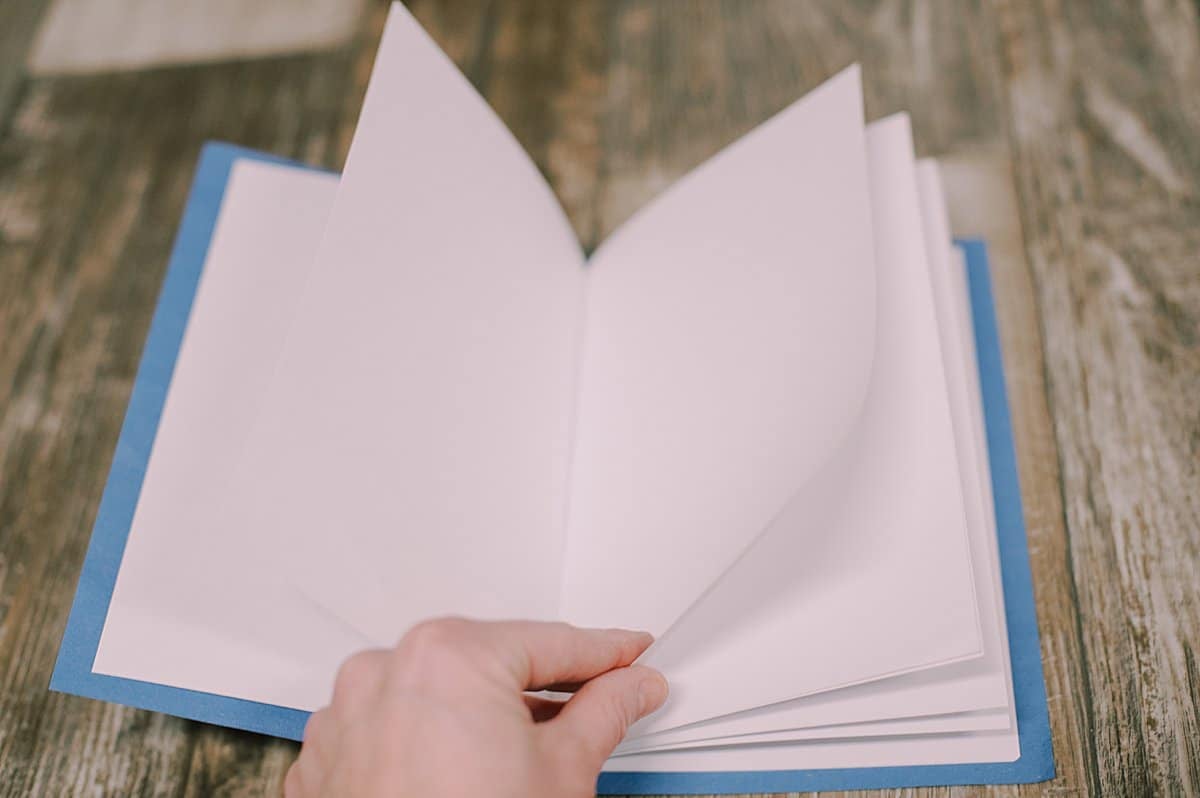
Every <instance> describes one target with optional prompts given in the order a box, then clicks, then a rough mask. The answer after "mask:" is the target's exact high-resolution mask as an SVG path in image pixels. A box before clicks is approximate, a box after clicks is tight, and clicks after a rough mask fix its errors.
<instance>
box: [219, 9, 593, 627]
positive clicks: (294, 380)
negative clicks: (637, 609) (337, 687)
mask: <svg viewBox="0 0 1200 798" xmlns="http://www.w3.org/2000/svg"><path fill="white" fill-rule="evenodd" d="M582 266H583V255H582V252H581V250H580V248H579V245H578V243H577V241H576V240H575V237H574V234H573V232H572V230H571V228H570V225H569V224H568V223H567V220H566V217H565V216H564V214H563V212H562V210H561V208H560V207H559V206H558V203H557V201H556V200H555V198H554V195H553V193H552V192H551V191H550V189H549V188H548V187H547V185H546V183H545V181H544V180H543V179H542V177H541V175H540V174H539V173H538V170H537V168H536V167H535V166H534V164H533V163H532V162H531V161H530V160H529V157H528V156H527V155H526V154H525V153H524V151H522V150H521V148H520V146H519V145H518V144H517V142H516V140H515V139H514V138H513V136H512V134H511V133H510V132H509V131H508V130H507V129H506V128H505V127H504V125H503V123H502V122H501V121H500V120H499V119H498V118H497V117H496V115H495V114H494V113H493V112H492V110H491V109H490V108H489V107H488V106H487V103H485V102H484V101H483V99H482V98H481V97H480V96H479V95H478V94H477V93H476V92H475V90H474V88H473V87H472V86H471V85H470V83H469V82H468V81H467V80H466V78H464V77H463V76H462V74H461V73H460V72H459V71H458V70H457V69H456V68H455V66H454V64H453V63H452V62H451V61H450V60H449V58H448V57H447V56H446V55H445V54H444V53H442V52H441V50H439V49H438V47H437V45H436V44H434V42H433V41H432V40H431V39H430V38H429V36H428V35H427V34H426V33H425V31H423V30H422V29H421V27H420V26H419V25H418V24H417V23H416V21H415V20H414V19H413V18H412V17H411V15H410V14H409V13H408V12H407V11H406V10H405V9H404V8H403V7H402V6H400V5H399V4H396V5H394V6H393V9H392V13H391V15H390V16H389V18H388V22H387V25H386V28H385V31H384V34H383V40H382V43H381V45H380V48H379V52H378V55H377V58H376V63H375V70H374V74H373V77H372V80H371V83H370V88H369V89H368V91H367V97H366V101H365V103H364V106H363V111H362V115H361V117H360V119H359V123H358V130H357V133H356V135H355V138H354V143H353V145H352V147H351V150H350V155H349V158H348V160H347V163H346V168H345V171H344V173H343V176H342V181H341V185H340V188H339V191H338V196H337V199H336V201H335V203H334V207H333V210H332V212H331V215H330V217H329V221H328V225H327V228H326V232H325V238H324V242H323V243H322V245H321V247H320V249H319V250H318V251H317V253H316V256H315V261H314V263H313V267H312V270H311V273H310V278H309V280H308V285H307V286H306V289H305V291H304V296H303V298H302V300H301V301H300V303H299V305H298V309H297V311H296V314H295V317H294V321H293V322H292V325H291V332H290V335H289V337H288V341H287V346H286V347H285V349H284V351H283V353H282V355H281V357H280V358H279V360H278V365H277V367H276V369H275V374H274V378H273V380H272V384H271V388H270V390H269V391H268V393H267V397H266V399H265V401H264V403H263V406H264V413H263V416H262V418H261V419H260V423H259V424H258V425H257V427H256V428H255V430H254V431H253V434H251V435H250V436H249V440H248V442H247V446H246V451H245V455H244V457H243V459H242V462H241V464H240V468H239V472H238V473H239V478H238V486H239V489H240V490H242V491H245V492H248V493H249V494H250V495H251V496H253V498H254V511H253V513H252V514H251V515H250V517H249V518H240V519H235V520H236V521H237V522H239V523H243V524H249V525H251V526H252V527H254V528H258V529H264V530H271V531H272V532H273V533H274V534H275V535H276V536H277V543H278V546H277V549H276V550H277V551H278V552H280V556H281V558H282V559H283V565H284V567H285V568H286V569H287V570H288V571H289V572H290V573H292V574H293V576H294V578H295V579H296V581H297V582H298V583H299V584H300V585H301V586H302V587H303V588H304V589H305V590H306V591H307V592H309V593H310V595H312V596H313V597H314V598H316V599H317V600H318V601H319V602H320V603H322V604H324V605H326V606H327V608H328V609H331V610H333V611H335V613H337V614H341V615H344V616H346V617H347V619H348V620H351V621H352V622H354V623H355V625H356V626H357V627H358V628H360V629H361V628H363V627H367V628H370V629H372V630H381V631H379V634H380V635H381V636H383V638H384V639H385V640H388V641H389V642H390V641H394V640H395V639H396V637H397V636H398V635H399V634H400V633H402V632H403V631H404V629H406V628H407V627H408V626H410V625H411V624H413V623H414V622H416V621H419V620H421V619H423V618H426V617H429V616H431V615H440V614H446V613H461V614H466V615H472V616H477V617H533V618H538V617H541V618H548V617H552V616H553V615H554V614H555V612H556V610H557V606H558V593H559V565H560V562H561V555H560V548H561V541H562V533H561V529H562V515H563V503H564V501H565V484H564V480H565V476H566V457H567V451H568V436H569V412H570V408H571V405H572V397H573V385H574V377H575V357H576V334H577V328H578V321H579V315H580V303H581V298H582V288H583V268H582ZM273 565H274V567H279V563H278V562H276V563H274V564H273Z"/></svg>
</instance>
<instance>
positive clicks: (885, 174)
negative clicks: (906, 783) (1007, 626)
mask: <svg viewBox="0 0 1200 798" xmlns="http://www.w3.org/2000/svg"><path fill="white" fill-rule="evenodd" d="M867 145H868V154H869V165H870V170H871V178H872V180H871V187H872V201H873V211H874V212H873V216H874V220H875V228H874V229H875V235H876V240H875V244H876V247H877V252H878V253H879V257H878V260H879V263H880V267H879V272H878V275H877V285H878V291H877V298H878V311H877V312H878V322H877V342H876V356H875V367H874V371H873V375H872V383H871V388H870V391H869V393H868V398H867V403H866V405H865V408H864V411H863V415H862V418H861V419H860V420H859V423H858V425H857V427H856V428H855V430H854V434H853V435H852V437H851V439H850V440H849V441H848V442H847V445H846V446H844V447H843V448H842V450H841V451H840V452H839V453H838V454H837V455H836V456H835V457H834V458H833V459H832V460H831V462H830V463H829V465H828V466H827V467H826V468H825V469H824V470H822V471H820V472H819V473H818V474H817V476H816V477H815V478H813V479H812V480H810V481H809V483H808V484H806V485H805V487H804V489H803V490H802V491H801V493H800V494H798V495H797V497H796V498H795V499H793V501H792V502H791V503H790V504H789V506H788V507H787V508H786V509H785V510H784V512H783V513H781V514H780V516H779V517H778V518H776V520H775V521H774V522H773V523H772V525H771V526H770V528H769V529H768V530H767V532H766V534H765V535H763V537H762V538H761V539H760V540H759V541H758V542H757V543H756V544H755V545H754V546H753V547H752V548H751V550H750V551H749V552H748V553H747V555H746V556H745V557H743V558H742V559H741V560H740V561H739V562H738V563H737V565H736V566H734V568H733V569H731V570H730V571H729V572H728V573H727V574H726V575H725V576H724V577H723V578H722V579H721V580H720V581H719V582H718V584H717V585H716V586H715V587H714V588H713V589H711V590H710V591H709V592H708V593H707V594H706V595H705V596H704V598H703V599H702V600H701V601H700V602H699V603H698V604H697V605H696V606H695V607H693V608H692V609H691V610H690V611H689V612H688V614H687V615H686V616H685V617H684V618H683V619H682V620H681V621H680V622H679V623H678V624H677V625H676V626H675V627H674V628H673V629H672V630H671V631H670V632H669V633H668V634H667V635H666V636H665V637H663V638H662V639H660V640H659V641H658V643H656V644H655V646H654V647H652V648H651V649H650V651H649V652H647V654H646V655H645V656H644V657H643V660H644V661H645V662H646V664H648V665H653V666H655V667H658V668H660V669H661V670H663V672H664V673H666V674H667V676H668V678H669V679H670V681H671V684H672V694H671V698H670V699H668V702H667V704H666V706H665V707H664V708H663V709H662V710H660V711H659V712H658V713H656V714H655V715H654V716H652V717H650V718H648V719H646V720H644V721H642V722H641V723H639V724H638V725H637V726H635V727H634V730H633V731H632V733H631V736H640V735H643V734H649V733H652V732H656V731H662V730H666V729H671V728H675V727H678V726H682V725H685V724H688V723H694V722H696V721H700V720H705V719H709V718H713V717H719V716H722V715H726V714H729V713H732V712H737V711H741V710H744V709H748V708H751V707H757V706H765V705H768V704H773V703H777V702H780V701H784V700H788V699H792V698H798V697H802V696H805V695H812V694H815V693H820V692H823V691H826V690H832V689H836V688H839V687H845V686H849V685H852V684H857V683H862V682H866V681H871V680H875V679H880V678H883V677H889V676H895V675H899V674H901V673H905V672H909V671H915V670H920V669H923V668H928V667H931V666H934V665H942V664H948V663H950V662H954V661H961V660H966V659H971V658H974V657H978V656H980V655H981V654H982V653H983V652H982V634H981V630H980V624H979V617H978V612H977V608H976V598H975V590H974V586H973V577H972V571H971V560H970V552H969V548H968V545H967V532H966V515H965V511H964V506H963V499H962V496H963V491H962V485H961V481H960V479H959V475H958V461H957V452H956V450H955V440H954V431H953V426H952V423H951V414H950V407H949V400H948V397H947V391H946V378H945V373H944V367H943V360H942V354H941V347H940V342H939V338H938V328H937V320H936V318H937V317H936V311H935V304H934V297H933V291H932V288H931V285H930V280H929V275H928V268H927V266H926V263H927V259H926V255H925V252H924V240H923V231H922V227H921V216H920V210H919V200H918V195H917V187H916V178H915V172H914V168H913V156H912V141H911V134H910V131H909V127H908V120H907V117H906V116H903V115H898V116H895V117H891V118H889V119H887V120H884V121H883V122H881V123H876V124H875V125H873V126H872V127H871V129H870V130H869V131H868V133H867Z"/></svg>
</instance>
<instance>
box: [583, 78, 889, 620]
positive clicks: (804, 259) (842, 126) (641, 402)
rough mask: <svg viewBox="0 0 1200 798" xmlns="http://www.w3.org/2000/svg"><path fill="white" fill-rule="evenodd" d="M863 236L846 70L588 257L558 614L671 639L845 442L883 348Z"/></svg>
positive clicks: (851, 83)
mask: <svg viewBox="0 0 1200 798" xmlns="http://www.w3.org/2000/svg"><path fill="white" fill-rule="evenodd" d="M870 229H871V211H870V198H869V192H868V183H867V174H866V159H865V154H864V148H863V121H862V89H861V81H860V75H859V70H858V68H857V67H852V68H850V69H847V70H846V71H844V72H842V73H841V74H839V75H837V76H835V77H834V78H833V79H831V80H830V81H828V82H827V83H825V84H824V85H822V86H821V87H819V88H817V89H816V90H814V91H813V92H811V93H810V94H809V95H807V96H806V97H804V98H803V99H801V100H799V101H798V102H796V103H794V104H793V105H792V106H790V107H789V108H787V109H785V110H784V111H782V112H781V113H779V114H778V115H776V116H775V117H774V118H772V119H771V120H769V121H767V122H766V123H764V124H763V125H761V126H760V127H759V128H757V129H756V130H754V131H752V132H751V133H749V134H748V135H747V136H745V137H744V138H742V139H741V140H739V141H737V142H736V143H734V144H733V145H731V146H730V147H729V148H727V149H726V150H724V151H723V152H721V153H720V154H718V155H717V156H715V157H714V158H713V159H711V160H710V161H708V162H707V163H705V164H704V165H702V166H700V167H699V168H697V169H696V170H695V171H694V172H692V173H691V174H689V175H688V176H687V177H685V178H684V179H683V180H681V181H680V182H679V183H678V184H676V185H675V186H674V187H673V188H671V190H670V191H668V192H667V193H666V194H665V195H663V196H662V197H661V198H659V199H658V200H656V201H655V202H654V203H652V204H651V205H650V206H648V207H647V208H645V209H644V210H642V211H641V212H640V213H639V214H637V215H636V216H635V217H634V218H633V219H632V220H631V221H630V222H628V223H627V224H626V225H624V226H623V227H622V228H621V229H620V230H618V231H617V232H616V233H615V234H614V235H613V236H612V237H611V238H610V239H609V240H608V241H607V242H606V243H605V245H604V246H603V247H602V248H601V249H600V250H599V251H598V252H597V253H596V254H595V255H594V256H593V258H592V261H591V264H590V265H589V271H590V275H589V285H588V307H587V323H586V327H585V330H586V332H585V335H584V346H583V356H582V359H581V366H580V367H581V385H580V399H579V427H578V433H577V438H576V444H575V455H574V460H573V464H572V477H571V498H570V510H569V515H570V520H569V523H568V531H567V541H568V542H567V554H566V567H565V575H564V583H563V584H564V595H563V617H564V619H566V620H568V621H570V622H572V623H577V624H581V625H586V626H624V627H631V628H638V629H646V630H648V631H650V632H652V633H655V634H659V633H662V632H663V631H665V630H666V629H667V627H668V626H669V625H670V624H671V623H672V622H673V621H675V620H676V619H677V618H678V617H679V615H680V614H681V613H682V612H683V611H684V610H685V609H686V608H687V606H688V605H689V604H691V603H692V602H693V601H695V599H697V598H698V597H699V596H700V594H701V593H702V592H703V590H704V589H705V588H707V587H708V586H709V585H710V584H711V583H712V582H713V580H715V579H716V578H717V577H718V576H719V575H720V574H721V572H723V571H724V570H726V569H727V568H728V567H729V566H730V565H731V564H732V562H733V561H734V560H735V559H736V558H737V556H738V555H739V554H741V553H742V551H743V550H744V549H745V548H746V547H747V546H748V545H749V544H750V543H751V541H752V540H753V539H754V538H756V537H757V536H758V535H759V534H760V533H761V532H762V530H763V529H764V528H765V527H766V525H767V523H768V522H769V521H770V520H771V518H772V517H773V516H774V515H775V514H776V513H778V512H779V510H780V508H781V507H782V506H783V505H784V503H785V502H786V501H787V499H788V497H789V496H790V495H792V494H793V493H795V491H796V490H797V488H798V487H799V486H800V485H801V484H803V483H804V481H805V480H806V479H807V478H808V477H809V476H810V475H811V474H812V473H813V472H814V471H816V470H817V469H819V468H820V467H821V466H822V465H823V464H824V463H825V462H826V461H827V460H828V459H829V458H830V457H831V456H832V454H833V453H834V452H835V451H836V450H837V449H838V448H839V447H840V446H841V445H842V444H843V443H844V441H845V439H846V437H847V435H848V434H849V433H850V431H851V430H852V428H853V426H854V423H855V420H856V419H857V418H858V415H859V413H860V411H861V408H862V404H863V399H864V397H865V394H866V387H867V384H868V381H869V378H870V371H871V361H872V356H873V351H874V338H875V335H874V332H875V287H874V280H875V277H874V273H875V253H874V251H873V248H872V246H871V236H870ZM830 342H836V345H830Z"/></svg>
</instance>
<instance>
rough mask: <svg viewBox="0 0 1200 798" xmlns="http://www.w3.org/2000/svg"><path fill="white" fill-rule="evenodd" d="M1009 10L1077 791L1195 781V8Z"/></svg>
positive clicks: (1199, 160) (1009, 73) (1198, 788)
mask: <svg viewBox="0 0 1200 798" xmlns="http://www.w3.org/2000/svg"><path fill="white" fill-rule="evenodd" d="M999 11H1000V14H999V17H1000V29H1001V41H1002V52H1003V60H1002V66H1003V70H1004V86H1005V91H1006V99H1007V104H1008V114H1007V116H1008V125H1009V130H1010V134H1011V138H1012V143H1013V150H1014V155H1015V159H1014V163H1015V165H1016V180H1017V188H1018V196H1019V199H1020V208H1021V212H1022V217H1023V222H1024V229H1025V237H1026V249H1027V252H1028V255H1029V261H1030V264H1031V266H1032V270H1033V276H1034V285H1035V289H1036V297H1037V302H1038V307H1039V320H1040V323H1041V326H1042V329H1043V338H1044V341H1045V344H1046V352H1045V362H1046V384H1047V397H1048V401H1049V404H1050V407H1051V410H1052V414H1053V419H1054V429H1053V432H1054V435H1055V439H1056V442H1057V445H1058V455H1059V466H1060V469H1061V472H1062V480H1063V485H1062V496H1063V507H1064V511H1065V520H1066V524H1067V529H1068V532H1069V539H1070V547H1069V550H1068V552H1067V558H1066V560H1065V562H1064V563H1063V565H1064V567H1065V568H1066V569H1067V571H1068V575H1069V579H1070V581H1071V585H1072V588H1073V589H1074V591H1075V594H1076V598H1077V601H1078V610H1077V612H1078V614H1077V616H1076V618H1075V619H1074V620H1075V622H1076V624H1077V628H1078V634H1079V637H1080V647H1079V651H1078V664H1079V666H1080V667H1081V669H1082V677H1083V680H1082V682H1081V683H1080V684H1079V685H1078V687H1079V688H1080V689H1082V690H1083V691H1084V693H1085V695H1086V696H1087V697H1088V698H1089V699H1090V700H1089V701H1088V702H1087V703H1086V704H1085V706H1084V710H1085V711H1084V712H1083V713H1082V714H1079V715H1075V716H1073V717H1072V719H1071V723H1072V725H1073V726H1074V727H1075V728H1074V729H1073V730H1072V731H1071V732H1070V735H1071V741H1072V742H1073V743H1077V744H1081V747H1082V748H1083V750H1085V751H1086V752H1087V758H1086V760H1085V762H1086V765H1087V768H1086V775H1087V782H1086V785H1080V786H1086V787H1087V788H1088V789H1089V791H1091V792H1095V793H1103V794H1113V795H1117V794H1122V795H1135V794H1172V793H1181V792H1193V793H1195V792H1200V755H1198V747H1197V746H1198V741H1200V715H1198V709H1197V683H1196V665H1195V662H1196V659H1195V652H1196V647H1197V644H1198V640H1197V636H1198V630H1200V582H1198V580H1197V573H1198V569H1197V566H1198V559H1197V555H1198V553H1200V491H1198V490H1197V489H1198V488H1200V475H1198V472H1197V454H1198V453H1200V413H1198V408H1200V404H1197V397H1200V351H1198V348H1197V340H1198V338H1200V321H1198V320H1200V314H1198V312H1197V308H1200V279H1198V278H1200V267H1198V262H1197V256H1196V253H1197V251H1200V206H1198V205H1197V193H1196V187H1197V185H1198V183H1197V178H1200V70H1197V69H1196V66H1197V64H1200V30H1198V29H1197V22H1196V9H1195V7H1194V6H1192V5H1188V4H1184V3H1167V2H1164V3H1158V2H1145V3H1128V4H1122V3H1113V4H1094V5H1093V4H1089V5H1084V4H1071V3H1053V2H1046V3H1002V4H1000V8H999ZM1070 620H1072V619H1070V618H1056V619H1054V623H1055V624H1058V623H1062V624H1066V623H1068V622H1070ZM1054 664H1055V666H1056V667H1057V666H1058V665H1059V664H1060V663H1054Z"/></svg>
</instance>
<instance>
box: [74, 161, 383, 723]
mask: <svg viewBox="0 0 1200 798" xmlns="http://www.w3.org/2000/svg"><path fill="white" fill-rule="evenodd" d="M336 191H337V178H336V177H335V176H333V175H326V174H318V173H315V172H311V171H307V170H299V169H294V168H291V167H285V166H275V165H267V164H262V163H257V162H254V161H238V162H236V163H235V164H234V166H233V169H232V172H231V174H230V179H229V184H228V186H227V188H226V191H225V198H224V201H223V203H222V206H221V211H220V216H219V220H218V223H217V226H216V229H215V232H214V234H213V238H212V243H211V246H210V248H209V251H208V256H207V259H206V262H205V266H204V271H203V273H202V277H201V280H200V284H199V287H198V290H197V292H196V297H195V300H194V302H193V306H192V311H191V317H190V320H189V323H188V327H187V332H186V335H185V336H184V340H183V343H182V346H181V347H180V351H179V357H178V359H177V361H176V366H175V373H174V376H173V377H172V380H171V387H170V393H169V394H168V396H167V401H166V404H165V406H164V408H163V415H162V419H161V421H160V424H159V427H158V432H157V435H156V437H155V441H154V449H153V451H152V452H151V456H150V462H149V466H148V469H147V472H146V478H145V481H144V483H143V485H142V491H141V496H140V498H139V501H138V506H137V509H136V511H135V514H134V519H133V525H132V527H131V529H130V532H129V539H128V542H127V544H126V547H125V554H124V558H123V559H122V561H121V570H120V573H119V574H118V577H117V583H116V587H115V589H114V591H113V595H112V602H111V604H110V605H109V610H108V616H107V619H106V622H105V625H104V631H103V633H102V635H101V638H100V645H99V648H98V650H97V652H96V659H95V664H94V670H95V671H96V672H98V673H104V674H109V675H112V676H123V677H126V678H131V679H140V680H142V681H148V682H156V683H158V684H167V685H171V686H173V687H184V688H187V689H191V690H200V691H203V692H209V693H216V694H218V695H226V696H233V697H235V698H244V699H249V700H251V701H261V702H264V703H269V704H279V705H281V706H287V707H297V708H300V709H315V708H316V707H318V706H321V705H322V704H324V703H326V702H327V701H328V697H329V690H330V687H331V685H332V683H333V673H334V671H335V670H336V668H337V665H338V662H339V661H340V659H341V657H342V656H343V652H345V651H347V650H352V649H354V648H358V647H361V646H363V645H364V640H363V638H361V637H360V636H357V635H355V634H354V633H352V632H351V631H350V630H349V629H348V628H346V627H345V626H344V625H342V624H339V623H337V622H335V621H333V620H332V619H331V618H330V617H329V616H328V615H327V614H326V613H324V612H323V611H321V610H319V609H318V608H316V607H314V606H312V605H311V604H309V603H307V602H304V601H303V599H302V598H301V597H299V596H298V595H296V593H295V592H294V591H292V590H291V589H290V588H289V587H288V586H287V585H286V583H285V582H284V581H283V580H282V578H281V575H280V573H279V571H278V570H277V569H261V568H259V567H258V558H257V557H256V556H255V555H256V554H258V555H259V556H266V554H267V553H269V552H268V550H269V549H270V548H271V543H270V541H269V536H264V535H262V534H259V532H261V530H258V529H255V528H254V527H247V526H240V527H231V526H228V525H226V524H224V523H221V522H220V520H219V518H220V515H221V508H222V507H223V506H224V504H225V502H226V501H227V499H228V496H229V476H230V465H231V464H232V463H233V462H234V460H236V458H237V454H238V450H239V449H240V447H241V445H242V442H243V440H244V438H245V435H246V433H247V430H248V429H249V428H250V426H251V424H252V420H253V418H254V415H255V413H256V412H257V410H258V408H259V406H260V404H261V399H262V395H263V392H264V390H265V388H266V384H267V378H268V374H269V364H271V363H273V362H274V361H275V360H276V359H277V357H278V354H279V351H280V349H281V348H282V346H283V340H284V335H285V331H286V323H287V319H288V317H289V316H290V314H291V312H292V310H293V309H294V307H295V303H296V300H297V299H298V296H299V292H300V289H301V286H302V285H303V282H304V272H305V271H306V270H307V267H308V264H309V262H310V260H311V253H312V250H313V248H314V247H315V246H316V244H317V242H318V241H319V240H320V235H321V230H322V229H323V228H324V225H325V220H326V218H328V214H329V209H330V208H331V207H332V205H333V198H334V195H335V193H336Z"/></svg>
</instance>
